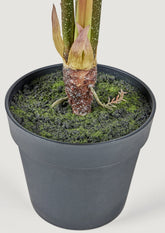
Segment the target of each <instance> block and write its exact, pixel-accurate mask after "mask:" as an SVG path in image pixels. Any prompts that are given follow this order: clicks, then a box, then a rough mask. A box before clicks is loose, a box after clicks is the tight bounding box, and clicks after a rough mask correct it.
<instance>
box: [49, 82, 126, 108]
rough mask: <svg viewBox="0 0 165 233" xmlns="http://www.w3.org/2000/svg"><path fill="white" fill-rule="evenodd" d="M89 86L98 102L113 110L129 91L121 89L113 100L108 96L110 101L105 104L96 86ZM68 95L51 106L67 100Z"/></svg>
mask: <svg viewBox="0 0 165 233" xmlns="http://www.w3.org/2000/svg"><path fill="white" fill-rule="evenodd" d="M89 88H90V90H91V92H92V94H93V95H94V97H95V99H96V102H97V103H98V104H99V105H100V106H102V107H103V108H107V109H110V110H112V108H116V105H115V104H119V103H121V102H122V101H126V100H125V99H124V95H125V94H127V92H125V91H123V90H122V89H121V91H119V93H118V95H117V97H116V98H113V99H112V100H110V98H108V103H107V104H105V103H102V102H101V101H100V99H99V97H98V95H97V93H96V92H95V90H94V88H93V87H92V85H89ZM67 99H68V97H67V96H66V97H63V98H60V99H58V100H56V101H55V102H54V103H53V104H52V105H51V108H53V107H55V106H56V105H58V104H61V103H62V102H64V101H65V100H67Z"/></svg>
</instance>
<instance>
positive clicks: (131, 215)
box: [0, 0, 165, 233]
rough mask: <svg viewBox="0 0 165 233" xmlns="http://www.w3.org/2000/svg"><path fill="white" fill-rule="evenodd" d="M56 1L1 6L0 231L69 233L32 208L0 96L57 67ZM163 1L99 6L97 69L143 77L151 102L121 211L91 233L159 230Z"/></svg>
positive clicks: (162, 211)
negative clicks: (151, 114) (34, 73)
mask: <svg viewBox="0 0 165 233" xmlns="http://www.w3.org/2000/svg"><path fill="white" fill-rule="evenodd" d="M53 3H55V4H56V5H57V6H58V7H57V8H58V13H59V10H60V8H59V3H60V1H59V0H58V1H57V0H54V1H52V0H51V1H48V0H42V1H41V0H28V1H25V0H14V1H12V0H8V1H6V0H2V1H1V3H0V4H1V5H0V47H1V48H0V57H1V62H0V67H1V68H0V76H1V78H0V95H1V99H0V100H1V103H0V104H1V111H0V116H1V120H0V123H1V126H0V129H1V134H0V136H1V140H0V142H1V154H0V232H2V233H22V232H24V233H27V232H37V233H53V232H68V230H64V229H62V228H58V227H55V226H53V225H51V224H49V223H47V222H45V221H44V220H42V219H41V218H40V217H39V216H38V215H37V214H36V213H35V212H34V210H33V208H32V206H31V203H30V200H29V196H28V191H27V187H26V183H25V178H24V173H23V168H22V164H21V160H20V157H19V152H18V148H17V146H16V144H15V143H14V141H13V140H12V138H11V136H10V133H9V128H8V122H7V117H6V113H5V110H4V96H5V93H6V91H7V89H8V88H9V87H10V85H11V84H12V83H13V82H14V81H16V80H17V79H18V78H19V77H21V76H22V75H24V74H25V73H27V72H29V71H31V70H34V69H36V68H39V67H42V66H46V65H50V64H55V63H60V62H61V59H60V57H59V55H58V53H57V52H56V50H55V48H54V44H53V41H52V34H51V20H50V19H51V8H52V4H53ZM164 10H165V1H164V0H124V1H123V0H106V1H105V0H103V8H102V20H101V33H100V41H99V47H98V63H101V64H106V65H111V66H114V67H117V68H120V69H123V70H126V71H128V72H130V73H132V74H134V75H135V76H137V77H139V78H140V79H142V80H143V81H144V82H145V83H147V84H148V86H149V87H150V88H151V89H152V91H153V92H154V94H155V97H156V100H157V112H156V115H155V119H154V121H153V126H152V130H151V134H150V137H149V140H148V141H147V143H146V145H145V146H144V147H143V149H142V150H141V153H140V157H139V159H138V163H137V166H136V170H135V173H134V177H133V181H132V184H131V188H130V192H129V195H128V199H127V202H126V205H125V208H124V210H123V212H122V213H121V214H120V216H119V217H118V218H117V219H115V220H114V221H113V222H111V223H110V224H107V225H105V226H103V227H101V228H98V229H94V230H91V232H95V233H96V232H100V233H101V232H103V233H104V232H113V233H119V232H122V233H137V232H138V233H139V232H140V233H148V232H150V233H153V232H159V233H163V232H165V155H164V141H165V137H164V135H165V126H164V118H165V110H164V109H165V91H164V89H165V12H164Z"/></svg>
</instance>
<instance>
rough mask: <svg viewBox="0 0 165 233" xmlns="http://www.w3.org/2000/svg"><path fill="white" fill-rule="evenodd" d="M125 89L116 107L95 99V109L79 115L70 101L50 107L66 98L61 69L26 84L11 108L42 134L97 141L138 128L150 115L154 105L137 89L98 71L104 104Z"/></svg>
mask: <svg viewBox="0 0 165 233" xmlns="http://www.w3.org/2000/svg"><path fill="white" fill-rule="evenodd" d="M121 89H123V90H124V91H126V92H128V93H127V94H126V95H125V97H124V98H125V100H126V102H124V101H123V102H121V103H120V104H117V105H116V108H113V110H108V109H105V108H102V107H101V106H99V105H98V104H97V102H96V101H95V100H94V101H93V103H92V112H91V113H89V114H88V115H86V116H76V115H74V114H73V113H72V109H71V107H70V105H69V104H68V101H65V102H63V103H62V104H60V105H58V106H55V107H54V108H51V104H52V103H53V102H54V101H55V100H57V99H59V98H62V97H65V96H66V94H65V88H64V82H63V79H62V72H61V71H57V72H56V73H51V74H47V75H44V76H42V77H38V78H36V79H34V80H33V81H32V82H30V83H29V84H25V85H24V86H23V87H22V89H21V90H19V91H18V92H17V93H16V94H15V95H14V96H13V98H12V101H11V104H10V110H11V112H12V114H13V116H14V118H15V119H16V120H17V121H18V122H19V123H20V124H21V125H22V126H23V127H24V128H26V129H27V130H29V131H32V132H33V133H35V134H38V135H40V136H42V137H46V138H49V139H53V140H56V141H60V142H67V143H96V142H103V141H108V140H111V139H115V138H118V137H121V136H124V135H126V134H128V133H130V132H132V131H134V130H136V129H137V128H139V127H140V126H141V125H142V124H143V123H144V122H145V121H146V120H147V118H148V117H149V115H150V112H151V107H150V105H149V103H148V102H147V100H146V99H145V97H144V96H143V95H142V94H141V92H140V91H139V90H138V88H136V87H134V86H132V85H130V84H129V83H127V82H126V81H124V80H118V79H116V78H115V77H114V76H112V75H109V74H105V73H98V77H97V83H96V86H95V91H96V92H97V95H98V97H99V98H100V100H101V101H102V102H104V103H107V100H108V97H110V98H111V99H112V98H113V97H116V96H117V94H118V91H120V90H121Z"/></svg>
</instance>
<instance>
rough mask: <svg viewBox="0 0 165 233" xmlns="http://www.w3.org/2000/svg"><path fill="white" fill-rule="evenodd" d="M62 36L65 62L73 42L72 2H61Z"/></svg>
mask: <svg viewBox="0 0 165 233" xmlns="http://www.w3.org/2000/svg"><path fill="white" fill-rule="evenodd" d="M61 15H62V34H63V41H64V59H65V61H66V62H67V59H68V54H69V50H70V48H71V46H72V43H73V42H74V30H75V22H74V3H73V0H61Z"/></svg>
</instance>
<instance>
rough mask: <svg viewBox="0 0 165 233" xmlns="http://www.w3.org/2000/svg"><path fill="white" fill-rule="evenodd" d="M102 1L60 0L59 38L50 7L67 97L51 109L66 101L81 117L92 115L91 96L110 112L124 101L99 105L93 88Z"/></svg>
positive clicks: (53, 11) (119, 97) (120, 98)
mask: <svg viewBox="0 0 165 233" xmlns="http://www.w3.org/2000/svg"><path fill="white" fill-rule="evenodd" d="M101 6H102V0H75V1H73V0H61V16H62V17H61V18H62V36H63V37H62V36H61V30H60V24H59V20H58V16H57V12H56V8H55V6H54V5H53V9H52V30H53V40H54V44H55V47H56V49H57V51H58V52H59V54H60V55H61V57H62V59H63V80H64V83H65V92H66V94H67V97H64V98H61V99H59V100H56V101H55V102H54V103H53V104H52V107H54V106H55V105H57V104H59V103H61V102H63V101H65V100H67V99H68V101H69V104H70V105H71V107H72V110H73V113H74V114H76V115H80V116H84V115H86V114H87V113H89V112H91V103H92V100H93V96H94V97H95V98H96V101H97V103H98V104H99V105H101V106H102V107H105V108H108V109H111V108H112V107H115V105H114V104H117V103H120V102H121V101H123V100H124V98H123V97H124V94H125V92H123V91H122V90H121V91H120V92H119V95H118V96H117V97H116V98H114V99H112V100H110V99H109V100H108V103H107V104H104V103H102V102H101V101H100V100H99V98H98V96H97V94H96V92H95V90H94V86H95V83H96V79H97V61H96V56H97V45H98V38H99V28H100V16H101Z"/></svg>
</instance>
